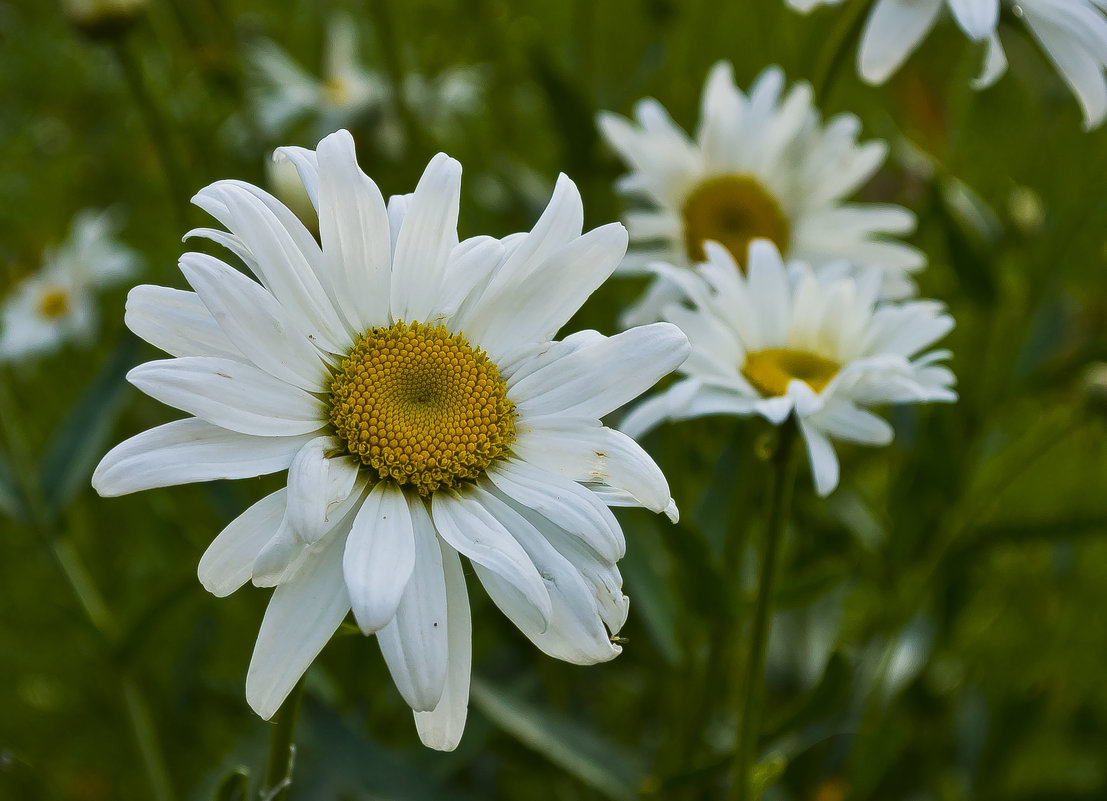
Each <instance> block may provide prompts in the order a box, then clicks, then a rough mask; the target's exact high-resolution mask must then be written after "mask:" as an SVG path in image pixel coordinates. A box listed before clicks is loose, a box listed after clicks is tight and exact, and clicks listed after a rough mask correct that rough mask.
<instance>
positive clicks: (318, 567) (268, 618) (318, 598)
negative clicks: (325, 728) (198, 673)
mask: <svg viewBox="0 0 1107 801" xmlns="http://www.w3.org/2000/svg"><path fill="white" fill-rule="evenodd" d="M343 545H344V542H343V540H342V538H341V537H332V538H329V539H327V540H324V541H323V542H322V543H320V544H319V546H317V550H314V551H313V552H312V553H311V554H310V555H309V557H308V558H307V560H306V561H305V562H304V565H303V567H302V568H301V570H300V571H299V572H298V573H297V574H296V576H295V577H294V578H293V579H292V580H291V581H288V582H286V583H284V584H282V585H280V586H279V587H277V589H276V590H274V591H273V597H272V598H271V599H270V601H269V607H268V608H267V609H266V610H265V619H264V620H262V623H261V630H260V631H259V632H258V640H257V644H256V645H255V646H254V654H253V657H252V658H251V659H250V669H249V671H248V672H247V674H246V700H247V702H248V703H249V704H250V707H251V708H252V709H253V710H254V711H255V712H257V713H258V714H259V715H260V716H261V717H262V718H264V719H265V720H268V719H269V718H271V717H273V715H274V713H276V711H277V710H278V709H279V708H280V706H281V704H282V703H283V702H284V699H285V698H286V697H287V696H288V694H289V693H290V692H291V691H292V688H293V687H294V686H295V685H296V682H297V681H299V680H300V677H301V676H303V675H304V671H306V670H307V669H308V666H309V665H311V663H312V662H313V661H314V659H315V657H316V656H318V654H319V652H320V651H322V650H323V646H324V645H326V644H327V641H328V640H330V638H331V635H332V634H334V632H335V630H336V629H337V628H338V626H339V624H341V623H342V619H343V618H344V617H346V613H347V612H348V611H350V601H349V597H348V596H347V594H346V585H345V584H344V583H343V582H342V548H343Z"/></svg>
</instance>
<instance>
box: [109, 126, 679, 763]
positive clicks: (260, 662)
mask: <svg viewBox="0 0 1107 801" xmlns="http://www.w3.org/2000/svg"><path fill="white" fill-rule="evenodd" d="M279 153H280V156H281V157H282V158H287V159H289V160H290V161H292V163H293V164H295V166H296V168H297V170H298V171H299V176H300V178H301V179H302V181H303V183H304V186H305V188H306V190H307V193H308V195H309V196H310V198H311V200H312V203H313V204H314V205H315V208H316V210H317V211H318V218H319V240H318V241H317V240H316V239H315V237H313V236H312V235H311V234H310V233H309V232H308V231H307V229H306V228H304V226H303V224H302V223H301V222H300V221H299V220H298V219H297V218H296V216H295V215H293V214H292V213H291V212H290V211H289V210H288V209H287V208H286V207H284V206H283V205H281V204H280V203H279V202H278V201H277V200H276V199H274V198H273V197H272V196H270V195H268V194H267V193H265V192H263V191H262V190H260V189H258V188H257V187H254V186H251V185H249V184H245V183H241V182H238V181H221V182H218V183H216V184H213V185H211V186H209V187H207V188H206V189H204V190H202V191H201V192H200V193H199V194H198V195H197V196H196V198H194V201H195V202H196V203H197V205H199V206H201V207H202V208H203V209H205V210H206V211H208V212H209V213H211V214H212V215H213V216H215V217H216V218H217V219H218V220H219V221H220V222H221V223H222V224H223V225H224V226H225V227H226V229H227V230H225V231H224V230H219V229H200V230H197V231H193V232H191V235H193V236H203V237H207V238H209V239H212V240H214V241H216V242H218V243H220V244H222V245H224V246H226V247H227V248H228V249H229V250H230V251H231V252H232V253H233V254H235V255H236V256H237V257H238V258H239V259H240V260H241V261H242V262H243V263H244V264H245V266H246V267H247V269H248V270H249V271H250V272H251V273H253V275H254V276H255V277H256V279H257V280H254V279H252V278H250V277H248V276H247V275H245V274H243V273H242V272H240V271H238V270H236V269H235V268H233V267H231V266H230V265H228V264H226V263H224V262H222V261H220V260H218V259H215V258H213V257H211V256H207V255H203V254H200V253H186V254H185V255H184V256H183V257H182V258H181V270H182V271H183V273H184V275H185V278H186V279H187V280H188V282H189V284H191V286H192V289H193V290H194V291H191V292H189V291H180V290H175V289H167V288H165V287H157V286H140V287H136V288H135V289H134V290H132V291H131V293H130V296H129V298H128V301H127V316H126V320H127V324H128V325H129V326H130V328H131V329H132V330H133V331H134V332H135V333H137V334H138V335H139V336H141V337H143V338H144V339H146V340H147V341H148V342H150V343H152V344H154V345H156V346H157V347H159V348H161V349H162V350H164V351H166V352H167V353H169V354H170V356H172V357H173V358H169V359H165V360H161V361H154V362H149V363H147V364H143V365H139V366H138V367H136V368H135V369H134V370H132V371H131V373H130V374H129V376H128V378H129V380H130V381H131V382H132V383H134V384H135V385H136V386H137V387H139V388H140V389H141V390H143V391H144V392H146V393H147V394H148V395H151V396H152V397H154V398H156V399H158V400H160V401H162V402H164V403H167V404H169V405H171V406H174V407H176V408H178V409H181V410H183V411H185V412H187V413H189V414H190V415H192V416H190V417H186V418H184V419H182V420H177V421H174V422H171V423H167V424H165V425H163V426H160V427H158V428H155V429H152V430H150V431H146V432H143V433H140V434H138V435H137V436H135V437H133V438H131V439H130V440H127V441H125V442H123V443H122V444H121V445H119V446H117V447H116V448H114V449H113V450H112V451H111V452H110V453H108V455H107V456H105V457H104V459H103V461H102V462H101V463H100V465H99V467H98V468H97V469H96V472H95V474H94V476H93V484H94V486H95V487H96V489H97V490H98V491H99V492H100V493H101V494H102V495H119V494H123V493H127V492H135V491H138V490H142V489H147V488H151V487H160V486H169V485H174V484H182V483H187V482H192V481H209V480H212V479H226V478H246V477H249V476H257V475H262V474H267V473H275V472H278V471H283V470H287V471H288V479H287V486H286V487H284V488H282V489H280V490H278V491H277V492H275V493H273V494H271V495H269V496H267V497H265V498H262V499H261V500H259V501H258V502H257V503H255V504H254V505H253V506H251V507H250V508H249V509H247V510H246V511H245V512H243V513H242V514H241V515H240V516H239V517H238V518H237V519H235V520H234V521H232V522H231V523H230V525H228V526H227V527H226V528H225V529H224V530H223V531H222V533H220V534H219V536H218V537H216V538H215V541H214V542H213V543H212V544H211V546H210V547H209V548H208V549H207V551H206V552H205V554H204V556H203V558H202V559H201V560H200V566H199V575H200V580H201V581H202V582H203V584H204V586H205V587H207V588H208V589H209V590H210V591H211V592H213V593H215V594H216V595H226V594H229V593H231V592H233V591H234V590H235V589H237V588H238V587H240V586H241V585H242V584H244V583H246V582H247V581H252V582H253V583H254V584H256V585H259V586H267V587H268V586H271V587H275V588H276V589H275V590H274V592H273V596H272V599H271V600H270V603H269V607H268V609H267V611H266V613H265V619H264V620H263V622H262V625H261V631H260V633H259V635H258V640H257V644H256V646H255V649H254V655H253V659H252V660H251V664H250V669H249V672H248V674H247V678H246V697H247V700H248V701H249V703H250V704H251V706H252V707H253V708H254V709H255V710H256V711H257V712H258V714H260V715H262V716H263V717H266V718H268V717H270V716H271V715H272V714H273V713H274V712H275V711H276V710H277V708H278V707H279V706H280V704H281V702H282V701H283V700H284V698H285V696H286V695H287V694H288V692H289V691H290V690H291V689H292V687H293V686H294V685H295V683H296V681H297V680H298V679H299V678H300V676H301V675H302V674H303V673H304V671H305V670H306V669H307V667H308V665H310V664H311V662H312V660H313V659H314V658H315V656H316V655H317V654H318V653H319V651H320V650H321V649H322V648H323V646H324V645H325V644H326V642H327V641H328V640H329V639H330V637H331V635H332V634H333V633H334V631H335V629H336V628H337V627H338V626H339V624H340V623H341V622H342V620H343V618H345V617H346V615H347V614H348V613H349V612H350V611H351V610H352V611H353V616H354V619H355V621H356V622H357V623H358V625H359V626H360V627H361V629H362V630H363V631H364V632H366V633H367V634H368V633H376V635H377V639H378V642H379V643H380V647H381V652H382V653H383V655H384V659H385V662H386V663H387V665H388V668H389V670H390V672H391V674H392V677H393V680H394V681H395V684H396V687H397V689H398V690H399V692H400V694H401V695H402V696H403V697H404V699H405V700H406V701H407V703H408V704H409V705H410V706H411V708H412V709H413V710H414V711H415V720H416V725H417V728H418V730H419V734H420V736H421V737H422V739H423V741H424V742H425V743H426V744H427V745H429V746H432V747H434V748H440V749H451V748H453V747H455V746H456V745H457V742H458V740H459V738H460V737H461V732H462V728H463V726H464V723H465V716H466V709H467V705H468V697H469V675H470V662H471V651H470V649H471V644H470V640H471V625H472V623H471V620H470V615H469V602H468V595H467V590H466V582H465V577H464V571H463V568H462V562H461V558H462V557H464V558H466V559H468V561H469V563H470V565H471V567H472V572H473V573H475V575H476V577H477V579H478V580H479V581H480V583H481V584H482V585H483V586H484V588H485V590H486V591H487V592H488V594H489V596H490V597H491V598H492V600H493V601H494V602H495V604H496V605H497V606H499V608H500V609H501V610H502V611H503V612H504V613H505V614H506V615H507V616H508V617H509V618H510V619H511V620H512V622H514V623H515V625H516V626H517V627H518V628H519V629H520V630H521V631H522V632H523V634H525V635H526V636H527V637H528V638H529V639H530V640H531V641H533V642H534V643H535V644H536V645H537V646H538V647H539V648H540V649H541V650H542V651H544V652H545V653H547V654H549V655H551V656H554V657H556V658H559V659H564V660H567V661H570V662H575V663H578V664H590V663H594V662H600V661H604V660H607V659H611V658H613V657H614V656H616V655H617V654H618V653H619V651H620V648H619V646H618V645H617V644H615V643H614V642H613V641H612V635H613V634H614V633H615V632H617V631H618V630H619V629H620V627H621V626H622V625H623V622H624V621H625V619H626V614H627V598H626V597H625V596H624V595H623V593H622V578H621V576H620V574H619V569H618V567H617V562H618V560H619V559H620V558H621V556H622V554H623V550H624V541H623V535H622V531H621V530H620V528H619V524H618V522H617V521H616V519H615V517H614V515H613V514H612V512H611V511H610V509H609V506H616V505H634V506H643V507H645V508H647V509H651V510H653V511H656V512H665V513H667V514H669V515H670V517H673V518H675V516H676V507H675V504H674V503H673V501H672V498H671V497H670V496H669V489H668V485H667V483H666V481H665V478H664V476H663V475H662V474H661V472H660V470H659V469H658V468H657V466H656V465H655V464H654V462H653V461H652V460H651V459H650V457H649V456H647V455H646V453H645V452H644V451H643V450H642V449H641V448H640V447H639V446H638V445H637V443H635V442H634V440H633V439H631V438H629V437H627V436H626V435H625V434H622V433H620V432H618V431H615V430H613V429H610V428H607V427H605V426H604V425H603V424H602V423H601V421H600V418H602V417H603V416H605V415H607V414H608V413H610V412H612V411H614V410H615V409H616V408H618V407H620V406H622V405H624V404H626V403H627V402H629V401H631V400H633V399H634V398H636V397H637V396H638V395H640V394H641V393H642V392H644V391H645V390H646V389H648V388H649V387H650V386H651V385H652V384H653V383H654V382H656V381H657V380H658V379H659V378H660V377H661V376H663V375H665V374H666V373H668V372H670V371H671V370H673V369H675V368H676V367H677V366H678V365H679V364H680V363H681V362H682V361H683V360H684V359H685V357H686V356H687V354H688V352H689V346H688V342H687V339H686V338H685V336H684V335H683V334H682V333H681V332H680V331H679V329H677V328H676V327H675V326H673V325H671V324H669V323H656V324H654V325H649V326H643V327H640V328H636V329H633V330H630V331H626V332H623V333H621V334H618V335H616V336H612V337H606V336H603V335H601V334H599V333H597V332H595V331H579V332H576V333H573V334H571V335H569V336H567V337H565V338H564V339H562V340H555V339H554V336H555V334H556V333H557V331H558V329H559V328H561V326H562V325H564V324H565V322H566V321H568V319H569V318H570V317H571V316H572V315H573V314H574V313H575V312H576V311H577V309H578V308H579V307H580V305H581V304H582V303H583V302H584V301H585V299H586V298H587V297H588V296H589V295H590V294H591V293H592V292H593V291H594V290H595V289H596V288H597V287H598V286H599V284H600V283H602V282H603V281H604V280H605V279H606V278H607V277H608V276H609V275H610V274H611V272H612V271H613V270H614V269H615V267H616V265H617V264H618V263H619V261H620V260H621V259H622V257H623V255H624V254H625V251H626V231H625V229H623V227H622V226H621V225H619V224H612V225H606V226H602V227H600V228H597V229H595V230H593V231H589V232H587V233H583V232H582V228H583V209H582V207H581V201H580V195H579V194H578V192H577V190H576V187H575V186H574V185H573V183H572V181H570V180H569V179H568V178H566V177H564V176H562V177H561V178H560V179H559V180H558V182H557V186H556V188H555V189H554V193H553V197H552V198H551V200H550V203H549V205H548V207H547V208H546V210H545V212H544V213H543V214H542V216H541V218H540V219H539V220H538V222H537V223H536V224H535V226H534V228H533V229H532V230H531V231H530V232H528V233H520V234H514V235H512V236H509V237H506V238H504V239H502V240H501V239H493V238H491V237H474V238H472V239H467V240H464V241H459V240H458V236H457V217H458V208H459V204H460V191H461V165H460V164H458V163H457V162H456V161H454V160H453V159H450V158H448V157H447V156H445V155H443V154H439V155H438V156H436V157H435V158H434V159H432V160H431V162H430V164H429V165H428V166H427V169H426V171H425V172H424V174H423V177H422V179H421V180H420V181H419V185H418V186H417V187H416V189H415V192H414V194H411V195H399V196H394V197H393V198H391V200H390V201H389V202H388V203H387V205H386V204H385V201H384V198H383V197H382V196H381V194H380V191H379V189H378V188H377V186H376V184H375V183H374V182H373V181H372V180H371V179H369V178H368V176H366V175H365V174H364V173H363V172H361V170H360V169H359V168H358V165H357V161H356V158H355V154H354V145H353V140H352V138H351V137H350V135H349V134H348V133H347V132H345V131H339V132H337V133H335V134H332V135H331V136H328V137H326V138H325V139H323V141H321V142H320V143H319V146H318V148H317V149H316V150H305V149H303V148H283V149H281V151H279Z"/></svg>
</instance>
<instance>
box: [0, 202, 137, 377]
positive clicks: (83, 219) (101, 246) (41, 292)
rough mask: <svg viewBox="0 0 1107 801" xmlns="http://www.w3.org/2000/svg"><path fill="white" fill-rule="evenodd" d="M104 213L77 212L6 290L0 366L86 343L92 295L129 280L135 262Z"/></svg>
mask: <svg viewBox="0 0 1107 801" xmlns="http://www.w3.org/2000/svg"><path fill="white" fill-rule="evenodd" d="M118 230H119V224H118V222H117V220H116V219H115V218H114V215H113V214H112V213H111V212H109V211H97V210H93V209H85V210H83V211H81V212H78V213H77V214H76V215H75V216H74V218H73V222H72V223H71V225H70V229H69V234H68V235H67V237H66V238H65V240H64V241H63V242H62V243H61V244H60V245H59V246H58V247H57V248H56V249H54V250H49V251H47V252H46V253H45V254H44V256H43V264H42V267H41V268H40V269H39V270H38V272H35V273H33V274H31V275H29V276H27V277H26V278H24V279H23V280H22V281H20V282H19V283H17V284H16V285H15V286H13V287H12V288H11V290H10V291H9V293H8V295H7V297H6V298H4V299H3V302H2V303H0V361H16V360H20V359H24V358H27V357H30V356H36V355H41V354H44V353H48V352H50V351H53V350H56V349H57V348H59V347H60V346H61V345H62V344H63V343H65V342H67V341H76V342H78V343H80V344H82V345H88V344H90V343H91V342H92V340H93V337H94V335H95V333H96V327H97V321H98V315H97V310H96V292H97V291H98V290H101V289H104V288H106V287H109V286H112V285H114V284H119V283H121V282H123V281H125V280H127V279H128V278H130V277H131V276H133V275H134V274H135V273H136V272H137V271H138V267H139V257H138V256H137V254H136V253H135V252H134V251H133V250H131V248H129V247H127V246H126V245H124V244H122V243H121V242H119V241H118V240H117V239H116V238H115V235H116V233H118Z"/></svg>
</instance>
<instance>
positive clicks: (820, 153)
mask: <svg viewBox="0 0 1107 801" xmlns="http://www.w3.org/2000/svg"><path fill="white" fill-rule="evenodd" d="M783 89H784V74H783V73H782V72H781V71H780V69H779V68H777V67H770V68H769V69H767V70H765V71H764V72H763V73H762V74H761V75H760V76H759V77H758V78H757V80H756V81H754V84H753V87H752V89H751V90H750V93H749V95H748V96H747V95H745V94H743V93H742V92H741V90H739V89H738V88H737V87H736V86H735V85H734V76H733V70H732V68H731V65H730V64H728V63H726V62H720V63H718V64H716V65H715V66H714V67H713V68H712V69H711V72H710V74H709V75H708V77H707V83H706V85H705V87H704V91H703V101H702V109H701V116H700V126H699V129H698V130H697V132H696V138H695V141H693V140H692V139H690V138H689V137H688V136H687V134H685V132H684V131H682V130H681V129H680V128H678V127H677V126H676V124H675V123H674V122H673V121H672V119H671V118H670V117H669V115H668V113H666V111H665V109H664V108H662V107H661V104H659V103H658V102H657V101H656V100H653V99H652V98H649V99H645V100H641V101H639V102H638V104H637V105H636V106H635V116H636V117H637V121H638V125H637V126H636V125H634V124H633V123H632V122H631V121H629V120H627V119H625V118H623V117H620V116H618V115H616V114H611V113H609V112H601V113H600V115H599V117H598V122H599V127H600V130H601V131H602V132H603V135H604V136H605V137H606V139H607V141H608V142H609V143H610V144H611V145H612V147H614V148H615V150H616V151H618V153H619V155H621V156H622V158H623V160H624V161H626V163H627V164H628V165H629V166H630V168H631V170H632V172H630V173H629V174H628V175H626V176H624V177H623V178H622V179H621V180H620V182H619V188H620V190H622V191H623V192H625V193H627V194H630V195H635V196H641V197H644V198H645V199H646V200H647V201H648V202H649V203H650V205H651V206H652V208H651V209H649V210H646V211H632V212H630V213H628V214H627V215H626V224H627V228H628V229H629V230H630V237H631V241H632V242H633V243H635V244H637V245H639V246H640V249H639V251H638V252H637V253H635V254H632V256H631V257H629V258H628V260H627V262H626V264H625V265H624V267H623V271H624V272H639V271H642V270H643V269H648V264H649V263H650V262H651V261H655V260H660V261H665V262H668V263H670V264H676V265H681V266H688V265H690V264H693V263H696V262H699V261H702V260H703V259H704V243H705V242H707V241H709V240H714V241H716V242H719V243H720V244H722V245H723V246H724V247H726V248H727V249H728V250H729V251H730V252H731V254H732V255H733V256H734V258H735V261H737V262H738V264H739V265H744V263H745V259H746V251H747V248H748V247H749V243H750V241H752V240H753V239H755V238H757V237H762V238H765V239H770V240H772V241H773V242H775V243H776V245H777V247H778V248H779V249H780V250H781V252H783V253H784V254H785V255H786V256H788V257H792V258H799V259H803V260H805V261H807V262H810V263H811V264H813V265H815V266H816V268H819V267H821V265H823V264H824V263H826V262H827V261H831V260H841V259H845V260H848V261H849V262H850V263H851V264H855V265H858V266H860V267H875V268H878V269H879V270H880V271H881V273H882V275H883V279H884V282H883V288H882V293H883V295H885V296H888V297H903V296H906V295H910V294H912V293H913V292H914V291H915V285H914V282H913V281H912V280H911V277H910V274H911V273H912V272H914V271H916V270H919V269H921V268H922V266H923V265H924V263H925V259H924V257H923V254H922V253H920V252H919V251H918V250H916V249H914V248H912V247H909V246H908V245H905V244H903V243H902V242H898V241H895V240H893V239H890V238H888V237H889V235H898V234H906V233H910V232H911V231H912V230H914V227H915V217H914V215H913V214H912V213H911V212H909V211H908V210H907V209H904V208H901V207H900V206H894V205H889V204H876V203H846V202H845V200H844V199H845V198H846V197H847V196H849V195H850V194H852V193H853V192H854V191H856V189H857V188H858V187H859V186H861V185H862V184H863V183H864V182H865V181H867V180H868V179H869V178H870V177H871V176H872V175H873V173H874V172H876V170H877V168H878V167H879V166H880V164H881V162H882V161H883V160H884V157H885V155H886V154H887V150H888V149H887V146H886V145H885V144H884V143H883V142H880V141H871V142H867V143H865V144H863V145H859V144H858V143H857V141H856V140H857V134H858V131H859V130H860V127H861V123H860V121H859V120H858V119H857V118H856V117H854V116H853V115H851V114H839V115H837V116H835V117H833V118H832V119H830V120H828V121H827V122H826V124H825V125H824V124H822V123H820V120H819V113H818V111H817V110H816V109H815V108H814V107H813V106H812V103H811V87H810V86H808V85H807V84H805V83H800V84H796V85H795V86H794V87H792V89H791V90H789V91H788V92H787V94H785V95H784V96H783V97H782V96H781V93H782V91H783ZM667 286H668V285H667V284H655V285H654V286H653V287H651V290H650V291H649V292H648V293H647V296H646V298H645V299H644V300H643V301H642V302H641V303H640V304H639V305H638V307H637V308H636V309H635V310H633V311H632V312H631V313H630V314H629V315H628V317H627V320H628V322H636V321H642V320H646V319H656V316H655V315H656V313H657V311H658V309H659V308H660V306H661V305H663V304H664V303H665V302H667V301H668V300H670V299H671V297H672V296H671V294H668V289H667Z"/></svg>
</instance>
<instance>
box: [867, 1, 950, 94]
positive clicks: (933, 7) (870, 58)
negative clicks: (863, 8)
mask: <svg viewBox="0 0 1107 801" xmlns="http://www.w3.org/2000/svg"><path fill="white" fill-rule="evenodd" d="M942 3H943V0H878V1H877V4H876V6H875V7H874V8H873V10H872V12H871V13H870V14H869V20H868V22H867V23H866V24H865V31H864V33H863V34H862V35H861V47H860V49H859V50H858V52H857V71H858V72H859V73H861V77H862V78H864V79H865V80H866V81H868V82H869V83H872V84H880V83H884V81H886V80H888V77H889V76H890V75H891V74H892V73H893V72H895V71H896V70H897V69H899V66H900V64H902V63H903V62H904V61H905V60H906V59H907V57H908V56H909V55H911V53H912V52H914V50H915V48H916V47H918V46H919V43H920V42H921V41H922V40H923V38H924V37H925V36H926V34H927V33H929V31H930V29H931V28H932V27H934V21H935V20H936V19H937V18H938V12H940V11H941V10H942Z"/></svg>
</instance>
